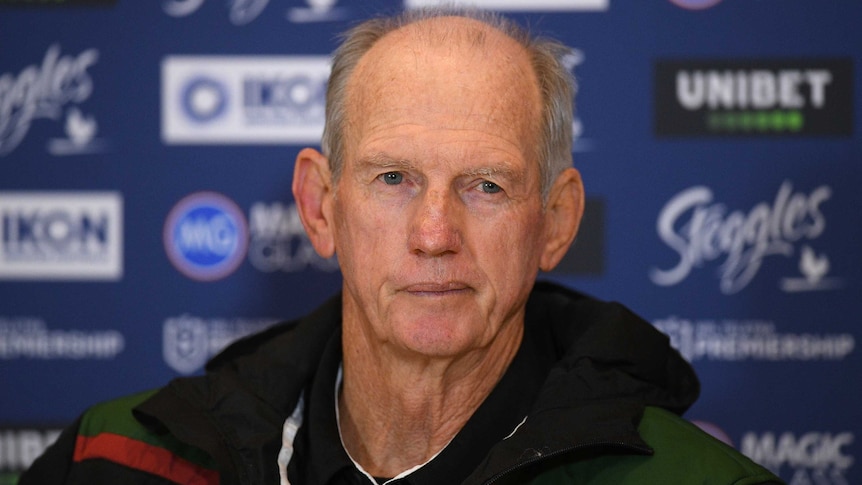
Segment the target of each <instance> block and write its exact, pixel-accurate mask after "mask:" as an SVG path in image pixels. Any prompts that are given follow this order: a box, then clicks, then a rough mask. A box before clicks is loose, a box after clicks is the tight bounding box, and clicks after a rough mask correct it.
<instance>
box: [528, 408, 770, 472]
mask: <svg viewBox="0 0 862 485" xmlns="http://www.w3.org/2000/svg"><path fill="white" fill-rule="evenodd" d="M638 432H639V433H640V434H641V437H642V438H643V440H644V441H645V442H646V443H647V444H649V445H650V447H652V448H653V450H654V453H653V454H652V455H650V456H642V455H624V454H600V455H599V456H597V457H592V458H589V457H587V458H586V459H583V460H579V461H575V462H569V463H567V464H565V465H561V466H558V467H556V468H552V469H550V470H547V471H546V472H544V473H543V474H541V475H540V476H538V477H536V479H535V480H534V481H532V482H531V483H532V484H534V485H540V484H545V483H549V484H570V483H589V484H591V485H601V484H616V485H626V484H643V483H674V484H681V485H686V484H710V485H755V484H775V485H779V484H783V483H784V482H783V481H782V480H781V479H780V478H778V477H777V476H775V475H774V474H773V473H771V472H770V471H768V470H767V469H765V468H763V467H762V466H760V465H758V464H756V463H754V462H753V461H752V460H750V459H749V458H747V457H745V456H744V455H743V454H742V453H739V452H738V451H736V450H734V449H733V448H731V447H730V446H728V445H726V444H724V443H722V442H721V441H719V440H717V439H715V438H713V437H712V436H710V435H708V434H707V433H705V432H703V431H701V430H700V429H699V428H698V427H697V426H695V425H693V424H691V423H689V422H688V421H686V420H684V419H683V418H681V417H679V416H677V415H675V414H673V413H671V412H669V411H666V410H664V409H661V408H657V407H647V408H646V409H645V411H644V415H643V419H642V420H641V422H640V425H639V426H638Z"/></svg>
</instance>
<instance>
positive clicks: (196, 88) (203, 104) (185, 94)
mask: <svg viewBox="0 0 862 485" xmlns="http://www.w3.org/2000/svg"><path fill="white" fill-rule="evenodd" d="M180 105H181V106H182V107H183V113H184V114H185V115H186V116H187V117H188V118H189V119H191V120H192V121H195V122H198V123H207V122H210V121H213V120H215V119H216V118H218V117H219V116H221V115H223V114H224V112H225V108H227V105H228V93H227V88H226V87H225V86H224V84H222V83H220V82H219V81H217V80H215V79H213V78H211V77H206V76H198V77H194V78H192V79H190V80H189V82H188V83H187V84H186V86H185V87H184V88H183V90H182V92H181V93H180Z"/></svg>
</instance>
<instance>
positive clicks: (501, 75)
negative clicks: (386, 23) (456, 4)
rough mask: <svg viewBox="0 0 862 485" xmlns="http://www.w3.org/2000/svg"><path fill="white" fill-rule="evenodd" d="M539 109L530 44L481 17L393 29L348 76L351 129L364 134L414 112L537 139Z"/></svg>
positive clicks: (459, 124) (436, 119)
mask: <svg viewBox="0 0 862 485" xmlns="http://www.w3.org/2000/svg"><path fill="white" fill-rule="evenodd" d="M540 109H541V95H540V93H539V88H538V82H537V80H536V78H535V74H534V72H533V69H532V64H531V61H530V58H529V55H528V53H527V51H526V49H524V47H522V46H521V45H520V44H519V43H518V42H516V41H515V40H513V39H511V38H509V37H508V36H507V35H505V34H503V33H502V32H500V31H498V30H496V29H494V28H493V27H490V26H488V25H486V24H484V23H482V22H479V21H477V20H473V19H468V18H462V17H441V18H434V19H428V20H423V21H420V22H417V23H414V24H409V25H407V26H405V27H402V28H401V29H398V30H396V31H394V32H391V33H389V34H387V35H386V36H384V37H383V38H382V39H380V40H379V41H378V42H377V43H376V44H375V45H374V46H373V47H372V48H371V49H370V50H369V51H368V52H367V53H366V54H365V55H364V56H363V57H362V58H361V59H360V61H359V63H358V64H357V66H356V69H355V71H354V72H353V74H352V76H351V79H350V80H349V82H348V90H347V114H348V123H347V129H348V130H349V131H350V132H351V135H353V136H351V137H350V138H354V137H360V138H361V136H362V134H363V130H365V129H368V128H373V127H374V126H375V124H376V123H377V122H378V120H380V119H381V117H383V118H385V117H387V116H391V115H393V113H401V114H404V113H407V112H409V113H411V115H412V116H423V121H429V120H433V122H435V123H441V124H448V125H451V126H450V128H454V129H458V128H461V127H464V126H476V124H477V123H479V124H481V125H484V126H488V127H498V128H499V129H501V130H511V131H513V132H517V133H518V136H520V137H528V138H530V139H531V140H534V139H535V138H534V136H535V134H536V130H537V126H538V122H539V114H540Z"/></svg>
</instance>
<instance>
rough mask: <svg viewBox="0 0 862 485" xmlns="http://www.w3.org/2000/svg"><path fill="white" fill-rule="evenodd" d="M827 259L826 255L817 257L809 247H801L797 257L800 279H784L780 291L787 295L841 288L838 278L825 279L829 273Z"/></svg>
mask: <svg viewBox="0 0 862 485" xmlns="http://www.w3.org/2000/svg"><path fill="white" fill-rule="evenodd" d="M829 269H830V266H829V257H828V256H826V254H821V255H819V256H818V255H817V253H815V252H814V249H812V248H811V246H809V245H807V244H806V245H805V246H803V247H802V251H801V254H800V257H799V272H800V273H802V277H801V278H784V279H783V280H781V289H782V290H784V291H786V292H788V293H796V292H800V291H817V290H834V289H838V288H840V287H841V286H842V282H841V280H840V279H838V278H827V277H826V275H827V274H828V273H829Z"/></svg>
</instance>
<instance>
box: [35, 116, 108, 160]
mask: <svg viewBox="0 0 862 485" xmlns="http://www.w3.org/2000/svg"><path fill="white" fill-rule="evenodd" d="M98 128H99V124H98V123H97V122H96V119H95V118H94V117H93V115H84V114H83V113H82V112H81V110H80V109H78V108H77V107H74V106H73V107H71V108H69V110H68V111H67V113H66V124H65V126H64V129H65V131H66V138H53V139H51V140H48V152H49V153H51V154H52V155H57V156H63V155H83V154H89V153H99V152H102V151H104V149H105V141H104V140H102V139H99V138H96V133H97V132H98Z"/></svg>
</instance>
